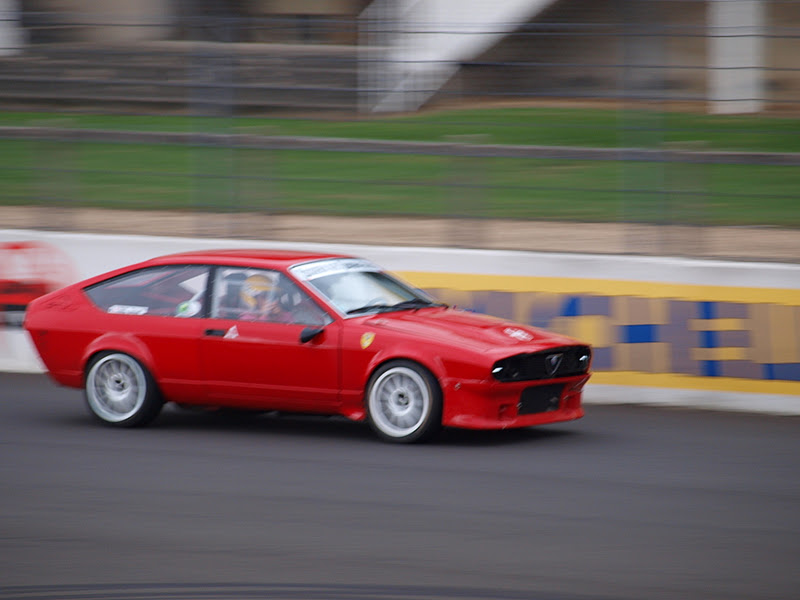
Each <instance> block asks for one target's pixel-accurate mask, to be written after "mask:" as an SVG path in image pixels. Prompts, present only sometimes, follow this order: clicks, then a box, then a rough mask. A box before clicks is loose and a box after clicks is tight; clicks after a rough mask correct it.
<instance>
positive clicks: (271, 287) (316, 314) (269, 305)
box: [211, 267, 330, 325]
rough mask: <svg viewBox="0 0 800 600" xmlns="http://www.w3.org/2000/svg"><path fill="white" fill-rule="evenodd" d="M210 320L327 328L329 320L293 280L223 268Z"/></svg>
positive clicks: (275, 273) (257, 271) (275, 274)
mask: <svg viewBox="0 0 800 600" xmlns="http://www.w3.org/2000/svg"><path fill="white" fill-rule="evenodd" d="M211 316H212V317H214V318H218V319H236V320H239V321H260V322H265V323H296V324H302V325H325V324H327V323H328V322H329V321H330V317H329V316H328V315H327V313H325V311H323V310H322V309H321V308H319V306H317V304H316V303H315V302H314V301H313V300H312V299H311V298H310V297H309V296H308V294H306V293H305V292H304V291H303V290H301V289H300V288H299V287H298V286H297V285H296V284H295V283H294V282H293V281H292V280H291V279H289V278H288V277H287V276H286V275H284V274H282V273H280V272H278V271H270V270H265V269H247V268H243V267H221V268H220V269H219V270H218V271H217V277H216V283H215V285H214V294H213V301H212V309H211Z"/></svg>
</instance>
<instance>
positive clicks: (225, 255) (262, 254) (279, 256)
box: [149, 248, 350, 267]
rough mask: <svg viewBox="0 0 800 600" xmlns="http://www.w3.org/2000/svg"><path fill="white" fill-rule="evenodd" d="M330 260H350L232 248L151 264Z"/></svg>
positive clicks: (298, 252)
mask: <svg viewBox="0 0 800 600" xmlns="http://www.w3.org/2000/svg"><path fill="white" fill-rule="evenodd" d="M328 258H350V257H349V256H347V255H345V254H331V253H328V252H306V251H302V250H273V249H253V248H231V249H223V250H197V251H193V252H180V253H177V254H169V255H167V256H160V257H158V258H154V259H152V260H151V261H149V262H150V263H151V264H175V263H180V262H190V263H207V264H216V265H224V264H230V265H237V266H238V265H253V266H256V265H257V266H279V265H280V266H282V267H287V266H291V265H295V264H300V263H305V262H310V261H314V260H322V259H328Z"/></svg>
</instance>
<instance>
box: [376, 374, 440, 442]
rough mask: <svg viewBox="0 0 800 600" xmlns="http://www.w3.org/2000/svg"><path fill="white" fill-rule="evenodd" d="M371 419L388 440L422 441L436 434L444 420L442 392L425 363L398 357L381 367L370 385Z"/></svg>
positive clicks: (382, 436) (382, 435) (377, 430)
mask: <svg viewBox="0 0 800 600" xmlns="http://www.w3.org/2000/svg"><path fill="white" fill-rule="evenodd" d="M367 420H368V422H369V424H370V427H372V429H373V430H374V431H375V432H376V433H377V434H378V435H379V436H380V437H381V438H383V439H384V440H387V441H391V442H401V443H409V442H418V441H422V440H425V439H428V438H429V437H430V436H431V435H433V434H434V433H436V431H438V430H439V428H440V426H441V420H442V392H441V389H440V388H439V383H438V382H437V381H436V378H435V377H434V376H433V375H432V374H431V373H430V371H428V370H427V369H425V368H424V367H422V366H421V365H419V364H417V363H414V362H411V361H407V360H396V361H392V362H389V363H386V364H385V365H383V366H382V367H380V368H379V369H378V370H377V371H375V373H374V374H373V375H372V377H371V378H370V382H369V385H368V386H367Z"/></svg>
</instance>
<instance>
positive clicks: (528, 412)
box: [442, 374, 589, 429]
mask: <svg viewBox="0 0 800 600" xmlns="http://www.w3.org/2000/svg"><path fill="white" fill-rule="evenodd" d="M588 380H589V375H588V374H584V375H575V376H572V377H562V378H559V379H548V380H543V381H542V380H538V381H518V382H510V383H502V382H498V381H493V380H483V381H474V380H472V381H463V380H448V381H447V382H446V384H445V385H444V386H443V392H444V412H443V415H442V424H443V425H445V426H448V427H460V428H464V429H510V428H519V427H531V426H533V425H545V424H548V423H559V422H562V421H572V420H574V419H580V418H581V417H582V416H583V406H582V402H581V401H582V396H583V387H584V385H585V384H586V382H587V381H588Z"/></svg>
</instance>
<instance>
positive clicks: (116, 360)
mask: <svg viewBox="0 0 800 600" xmlns="http://www.w3.org/2000/svg"><path fill="white" fill-rule="evenodd" d="M146 396H147V378H146V376H145V373H144V370H143V369H142V367H141V365H140V364H139V363H138V362H137V361H136V359H134V358H133V357H131V356H128V355H127V354H120V353H114V354H107V355H106V356H103V357H102V358H100V360H98V361H97V362H96V363H94V365H92V368H91V370H90V371H89V374H88V375H87V376H86V398H87V400H88V402H89V407H90V408H91V409H92V412H94V414H96V415H97V416H98V417H100V418H101V419H102V420H103V421H106V422H108V423H121V422H122V421H125V420H127V419H130V418H131V417H133V416H135V415H136V414H137V413H138V412H139V411H140V410H141V408H142V406H143V405H144V401H145V398H146Z"/></svg>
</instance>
